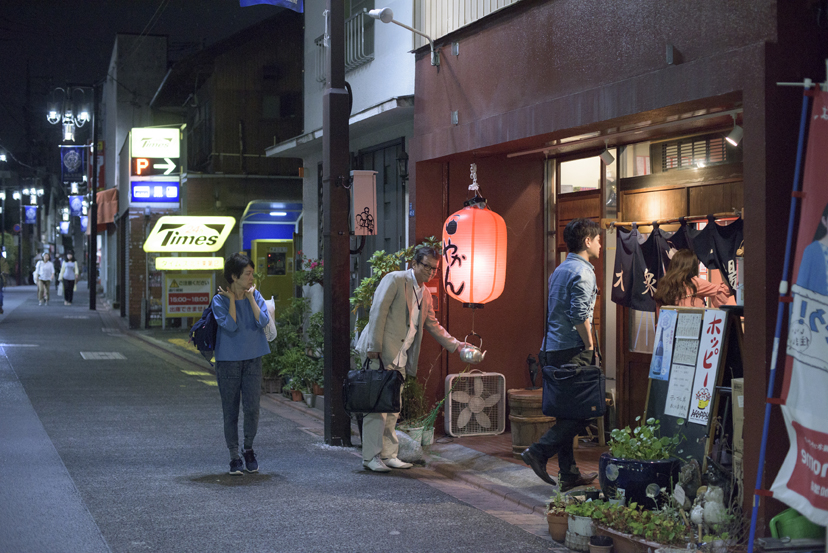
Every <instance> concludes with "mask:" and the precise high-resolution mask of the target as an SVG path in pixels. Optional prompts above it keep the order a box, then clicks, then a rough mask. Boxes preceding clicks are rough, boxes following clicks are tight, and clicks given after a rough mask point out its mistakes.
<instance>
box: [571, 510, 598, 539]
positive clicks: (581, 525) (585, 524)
mask: <svg viewBox="0 0 828 553" xmlns="http://www.w3.org/2000/svg"><path fill="white" fill-rule="evenodd" d="M568 528H569V531H570V532H572V533H573V534H578V535H579V536H584V537H587V538H588V537H590V536H592V535H594V534H595V531H594V530H593V525H592V519H591V518H589V517H579V516H574V515H569V525H568Z"/></svg>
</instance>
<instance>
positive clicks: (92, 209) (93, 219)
mask: <svg viewBox="0 0 828 553" xmlns="http://www.w3.org/2000/svg"><path fill="white" fill-rule="evenodd" d="M89 154H90V155H92V156H94V157H93V158H92V194H90V198H89V218H88V219H87V220H86V225H87V226H88V227H89V269H88V275H89V277H88V278H89V309H91V310H92V311H94V310H95V309H96V299H97V293H98V201H97V199H98V85H97V84H93V85H92V148H90V152H89Z"/></svg>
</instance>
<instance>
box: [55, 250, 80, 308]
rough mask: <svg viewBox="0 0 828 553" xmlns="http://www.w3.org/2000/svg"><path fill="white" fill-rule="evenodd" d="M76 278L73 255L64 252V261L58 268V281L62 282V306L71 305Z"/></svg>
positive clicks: (75, 265) (75, 264)
mask: <svg viewBox="0 0 828 553" xmlns="http://www.w3.org/2000/svg"><path fill="white" fill-rule="evenodd" d="M76 278H77V263H75V254H73V253H72V252H66V261H64V262H63V266H62V267H61V268H60V276H59V277H58V280H61V281H63V305H72V300H73V299H74V297H75V279H76Z"/></svg>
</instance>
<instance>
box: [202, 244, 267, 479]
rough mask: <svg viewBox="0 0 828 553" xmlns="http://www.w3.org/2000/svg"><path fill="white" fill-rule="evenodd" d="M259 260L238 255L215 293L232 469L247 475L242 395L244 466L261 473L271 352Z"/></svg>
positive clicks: (218, 368)
mask: <svg viewBox="0 0 828 553" xmlns="http://www.w3.org/2000/svg"><path fill="white" fill-rule="evenodd" d="M253 269H254V266H253V262H252V261H250V258H249V257H247V256H246V255H242V254H239V253H237V254H234V255H232V256H231V257H230V258H228V259H227V261H226V262H225V264H224V278H225V280H227V284H228V285H229V286H228V287H227V289H226V290H224V289H222V288H221V287H220V286H219V289H218V294H216V295H215V296H214V297H213V315H214V316H215V317H216V322H217V323H218V332H217V334H216V380H217V381H218V388H219V394H220V395H221V408H222V411H223V412H224V439H225V441H226V442H227V448H228V449H229V450H230V474H242V466H243V464H242V460H241V457H240V456H239V400H241V403H242V406H243V410H244V451H243V452H242V455H244V467H245V468H246V469H247V471H248V472H258V470H259V463H258V462H257V461H256V454H255V453H254V452H253V438H255V437H256V430H257V429H258V426H259V395H260V394H261V386H262V356H263V355H266V354H268V353H270V346H268V344H267V338H265V333H264V328H265V326H267V322H268V320H269V317H268V314H267V307H266V306H265V302H264V298H262V295H261V294H260V293H259V292H258V291H257V290H256V285H255V284H254V283H253Z"/></svg>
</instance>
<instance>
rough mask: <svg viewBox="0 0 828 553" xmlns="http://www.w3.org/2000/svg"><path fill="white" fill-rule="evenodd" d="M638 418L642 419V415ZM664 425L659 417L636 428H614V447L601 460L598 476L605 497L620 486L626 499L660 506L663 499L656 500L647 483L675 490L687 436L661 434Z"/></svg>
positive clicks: (612, 436)
mask: <svg viewBox="0 0 828 553" xmlns="http://www.w3.org/2000/svg"><path fill="white" fill-rule="evenodd" d="M635 420H636V421H640V420H641V417H636V419H635ZM679 424H683V422H682V421H679ZM660 426H661V423H660V421H659V420H658V419H655V418H649V419H647V420H646V421H644V422H642V423H641V425H640V426H638V427H636V428H635V429H634V430H632V429H630V427H629V426H627V427H626V428H623V429H620V428H616V429H615V430H613V431H612V433H611V434H610V441H609V443H608V444H607V445H609V448H610V450H609V452H606V453H604V454H603V455H601V458H600V460H599V462H598V467H599V473H598V475H599V476H598V478H599V483H600V486H601V489H602V490H603V492H604V496H605V497H616V494H617V490H618V489H619V488H620V489H623V490H624V494H625V497H626V499H628V500H630V501H633V502H636V503H637V504H638V505H646V506H647V507H648V508H649V507H656V508H657V507H658V506H659V505H660V504H661V500H660V499H658V500H656V501H652V498H649V497H648V495H647V487H648V486H650V487H651V488H652V486H653V485H655V486H657V489H659V490H660V489H661V488H669V489H670V491H672V487H673V485H674V484H675V483H676V482H678V475H679V469H680V467H681V460H680V459H679V458H678V457H676V455H677V454H678V453H680V451H677V450H678V446H679V444H680V443H681V441H682V439H683V436H681V435H676V436H669V437H668V436H661V433H660ZM657 495H659V496H660V494H657Z"/></svg>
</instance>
